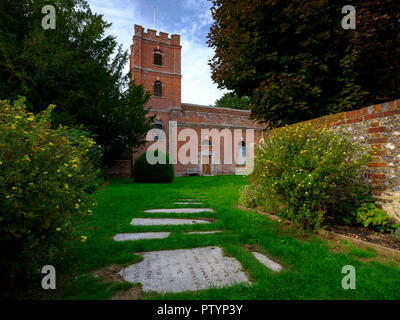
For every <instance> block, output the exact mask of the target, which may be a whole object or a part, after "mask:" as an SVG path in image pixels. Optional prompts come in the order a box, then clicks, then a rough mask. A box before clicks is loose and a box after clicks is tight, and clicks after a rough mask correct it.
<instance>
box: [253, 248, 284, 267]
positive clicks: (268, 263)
mask: <svg viewBox="0 0 400 320" xmlns="http://www.w3.org/2000/svg"><path fill="white" fill-rule="evenodd" d="M252 254H253V256H254V257H255V258H256V259H257V260H258V261H260V262H261V263H262V264H263V265H264V266H266V267H267V268H269V269H271V270H272V271H274V272H279V271H281V270H282V266H281V265H280V264H279V263H276V262H275V261H272V260H271V259H270V258H268V257H267V256H265V255H263V254H261V253H259V252H255V251H253V252H252Z"/></svg>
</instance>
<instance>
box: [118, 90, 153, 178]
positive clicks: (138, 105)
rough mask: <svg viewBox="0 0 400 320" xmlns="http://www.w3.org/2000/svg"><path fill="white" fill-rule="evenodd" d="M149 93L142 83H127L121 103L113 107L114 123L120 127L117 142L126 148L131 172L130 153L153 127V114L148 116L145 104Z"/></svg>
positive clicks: (144, 139)
mask: <svg viewBox="0 0 400 320" xmlns="http://www.w3.org/2000/svg"><path fill="white" fill-rule="evenodd" d="M150 97H151V93H150V92H148V91H145V90H144V86H143V84H140V85H137V84H135V83H134V82H131V83H130V84H129V89H128V90H126V91H125V92H124V94H123V97H122V102H121V104H120V105H119V106H118V107H117V108H116V109H115V117H114V119H115V120H116V121H115V124H116V125H118V126H119V127H120V133H121V135H120V136H119V138H120V139H119V143H120V145H121V146H122V147H124V146H125V148H127V150H126V152H127V154H128V159H129V160H130V166H131V170H130V172H131V174H132V169H133V166H132V165H133V163H132V153H133V152H134V151H135V150H137V149H139V148H140V147H141V146H142V145H143V144H144V143H145V141H146V134H147V132H148V131H149V130H150V129H151V128H152V127H153V122H154V116H149V112H150V109H149V108H146V104H147V102H148V101H149V99H150Z"/></svg>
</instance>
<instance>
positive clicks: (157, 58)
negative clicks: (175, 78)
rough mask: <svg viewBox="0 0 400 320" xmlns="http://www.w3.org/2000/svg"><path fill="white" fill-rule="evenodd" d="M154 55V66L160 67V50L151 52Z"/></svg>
mask: <svg viewBox="0 0 400 320" xmlns="http://www.w3.org/2000/svg"><path fill="white" fill-rule="evenodd" d="M153 54H154V64H155V65H157V66H162V53H161V51H160V50H158V49H157V50H156V51H154V52H153Z"/></svg>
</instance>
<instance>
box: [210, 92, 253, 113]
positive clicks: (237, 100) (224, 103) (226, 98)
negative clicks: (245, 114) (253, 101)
mask: <svg viewBox="0 0 400 320" xmlns="http://www.w3.org/2000/svg"><path fill="white" fill-rule="evenodd" d="M249 104H250V99H249V98H248V97H238V96H237V95H236V94H234V93H232V92H228V93H225V94H224V95H223V96H222V97H221V98H219V99H218V100H217V101H215V106H216V107H219V108H232V109H241V110H249V109H250V107H249Z"/></svg>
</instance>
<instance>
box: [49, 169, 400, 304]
mask: <svg viewBox="0 0 400 320" xmlns="http://www.w3.org/2000/svg"><path fill="white" fill-rule="evenodd" d="M243 184H245V180H244V178H243V177H242V176H215V177H182V178H176V179H175V180H174V182H173V183H172V184H136V183H133V182H132V180H130V179H114V180H111V181H110V183H109V184H107V185H105V186H103V187H101V188H100V189H99V190H98V191H96V193H95V197H96V199H97V201H98V206H97V208H96V209H95V210H94V213H93V215H92V216H91V217H89V218H88V219H87V221H86V224H87V225H86V226H84V227H85V228H88V227H89V228H90V230H89V231H82V235H86V236H87V237H88V239H87V241H86V242H85V243H81V244H80V245H79V246H77V247H75V248H74V250H73V257H72V258H71V259H69V261H68V268H67V272H66V273H65V275H62V272H60V273H59V274H58V280H59V281H58V283H57V290H55V293H52V294H55V295H56V296H52V295H51V294H50V295H49V296H48V297H46V298H61V299H109V298H111V297H112V296H113V295H114V294H116V293H117V292H118V291H119V290H126V289H129V288H131V287H134V286H136V285H132V284H129V283H124V282H119V283H118V282H114V283H112V282H107V281H104V280H101V279H99V278H96V277H94V276H93V274H92V271H94V270H97V269H100V268H103V267H105V266H108V265H115V264H119V265H120V266H127V265H129V264H132V263H134V262H138V261H140V260H141V257H140V256H139V255H135V254H134V253H135V252H144V251H153V250H167V249H181V248H194V247H205V246H211V245H212V246H220V247H222V248H223V249H224V252H225V254H226V255H230V256H234V257H235V258H236V259H237V260H239V261H240V263H241V264H242V266H243V269H244V270H245V272H246V273H247V275H248V277H249V279H250V281H251V282H252V283H253V285H252V286H250V287H249V286H246V285H235V286H232V287H226V288H219V289H210V290H202V291H196V292H183V293H178V294H165V295H160V294H143V295H142V296H141V297H140V298H141V299H400V291H399V288H400V266H399V264H398V263H397V262H393V261H389V260H388V261H383V259H381V258H379V257H377V256H376V253H374V252H373V251H372V250H366V251H362V250H360V249H357V248H352V247H349V246H348V245H346V244H343V250H342V251H339V252H336V253H334V252H333V251H332V250H331V249H329V244H328V242H325V241H323V240H321V239H318V238H317V237H307V238H306V239H302V240H299V237H296V236H294V235H291V234H289V233H287V232H285V231H281V229H280V228H279V224H278V223H277V222H275V221H271V220H269V219H267V218H265V217H263V216H260V215H258V214H256V213H253V212H246V211H241V210H239V209H237V208H236V206H237V199H238V190H239V188H240V186H241V185H243ZM180 198H195V199H203V201H204V203H203V205H202V207H210V208H213V209H214V210H215V212H214V213H206V214H204V213H199V214H185V215H184V216H183V217H182V215H179V214H150V213H144V212H142V211H143V210H146V209H154V208H173V207H177V205H173V204H172V203H173V202H174V201H177V200H179V199H180ZM182 207H187V206H182ZM195 207H198V206H195ZM177 216H179V217H182V218H188V217H189V218H201V217H205V216H207V217H209V218H214V219H216V221H215V222H213V223H212V224H197V225H185V226H146V227H134V226H131V225H130V224H129V223H130V221H131V220H132V218H133V217H177ZM192 230H223V231H224V232H223V233H219V234H218V233H217V234H206V235H187V234H184V232H185V231H192ZM146 231H171V235H170V237H169V238H166V239H158V240H140V241H127V242H116V241H114V240H113V239H112V237H113V236H114V235H115V234H117V233H121V232H146ZM246 245H253V246H258V248H259V250H261V251H262V252H264V253H265V254H267V255H268V256H269V257H271V258H273V259H274V260H275V261H277V262H279V263H281V264H282V266H283V267H284V270H283V271H281V272H280V273H273V272H272V271H270V270H269V269H267V268H266V267H265V266H263V265H262V264H260V263H259V262H258V261H257V260H256V259H255V258H254V257H253V256H252V254H251V253H250V252H249V251H247V250H246ZM336 251H337V250H336ZM345 265H353V266H354V267H355V268H356V272H357V283H356V285H357V288H356V289H355V290H344V289H342V286H341V281H342V278H343V277H344V275H343V274H342V273H341V270H342V267H343V266H345ZM57 268H58V267H57ZM57 270H58V269H57Z"/></svg>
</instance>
